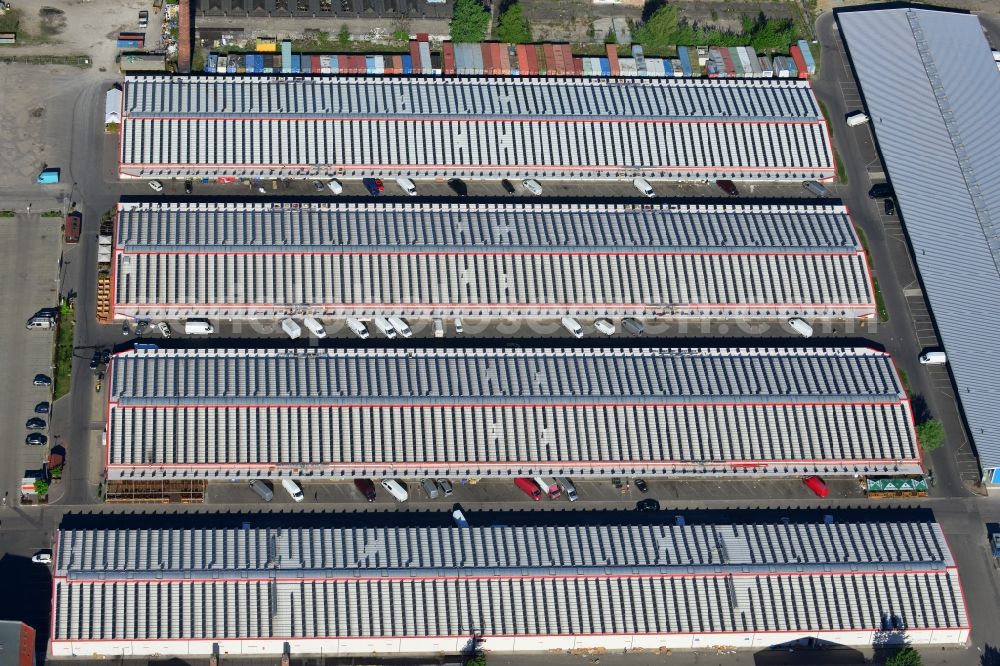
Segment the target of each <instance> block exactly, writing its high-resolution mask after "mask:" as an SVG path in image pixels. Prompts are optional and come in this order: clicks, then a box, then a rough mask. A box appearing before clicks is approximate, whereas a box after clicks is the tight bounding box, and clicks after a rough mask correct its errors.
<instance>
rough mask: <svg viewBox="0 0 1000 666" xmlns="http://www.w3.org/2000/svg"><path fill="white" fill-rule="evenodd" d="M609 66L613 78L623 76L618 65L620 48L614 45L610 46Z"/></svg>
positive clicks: (608, 49) (608, 50)
mask: <svg viewBox="0 0 1000 666" xmlns="http://www.w3.org/2000/svg"><path fill="white" fill-rule="evenodd" d="M607 52H608V66H609V68H610V69H611V76H621V73H622V68H621V66H620V65H619V64H618V47H617V46H615V45H614V44H608V46H607Z"/></svg>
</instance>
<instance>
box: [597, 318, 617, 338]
mask: <svg viewBox="0 0 1000 666" xmlns="http://www.w3.org/2000/svg"><path fill="white" fill-rule="evenodd" d="M594 328H596V329H597V330H598V331H600V332H601V333H603V334H604V335H614V334H615V325H614V324H613V323H611V320H610V319H598V320H597V321H595V322H594Z"/></svg>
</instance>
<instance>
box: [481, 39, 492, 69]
mask: <svg viewBox="0 0 1000 666" xmlns="http://www.w3.org/2000/svg"><path fill="white" fill-rule="evenodd" d="M479 48H480V50H481V51H482V52H483V71H482V73H483V74H492V73H493V49H492V48H490V45H489V44H480V46H479Z"/></svg>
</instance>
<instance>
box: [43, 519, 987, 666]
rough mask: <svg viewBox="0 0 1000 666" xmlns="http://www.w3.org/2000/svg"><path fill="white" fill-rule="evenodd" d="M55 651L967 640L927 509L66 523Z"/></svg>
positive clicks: (541, 648)
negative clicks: (790, 514)
mask: <svg viewBox="0 0 1000 666" xmlns="http://www.w3.org/2000/svg"><path fill="white" fill-rule="evenodd" d="M55 550H56V559H55V570H54V583H53V588H54V597H53V599H54V601H53V613H52V614H53V634H52V654H53V656H56V657H66V656H97V655H103V656H108V657H118V656H126V657H128V656H133V655H151V654H172V655H179V656H183V655H190V656H198V655H202V656H204V655H209V654H212V653H213V652H217V653H219V654H228V655H241V656H249V655H266V654H270V655H276V654H281V653H283V652H285V651H286V650H288V651H290V652H291V653H292V654H295V655H302V654H320V653H322V654H324V655H326V656H333V655H343V656H347V655H357V654H366V655H367V654H373V653H383V654H397V653H444V654H454V653H457V652H460V651H462V650H464V649H466V648H468V647H469V645H471V644H477V645H478V646H479V647H481V648H482V649H485V650H487V651H498V652H524V651H531V652H545V651H549V650H576V649H593V648H607V649H632V650H634V649H651V650H655V649H658V648H674V649H678V648H688V649H691V648H694V649H697V648H703V647H708V646H729V647H735V648H762V647H767V646H770V645H773V644H775V643H784V642H791V641H797V640H805V639H813V640H822V641H825V642H828V643H839V644H843V645H856V646H870V645H872V644H873V643H875V644H877V643H879V642H880V641H882V642H885V643H889V644H891V643H892V642H895V641H900V640H904V639H905V640H906V641H907V642H908V643H911V644H915V645H947V644H961V643H964V642H965V641H966V640H967V639H968V635H969V620H968V614H967V611H966V606H965V600H964V597H963V594H962V589H961V584H960V582H959V577H958V570H957V568H956V566H955V562H954V559H953V558H952V555H951V552H950V550H949V549H948V546H947V544H946V543H945V541H944V537H943V535H942V532H941V529H940V527H938V525H936V524H935V523H929V522H872V523H844V524H840V523H827V524H797V523H789V524H780V523H779V524H765V525H760V524H755V525H746V524H710V525H679V524H678V525H657V524H653V525H616V526H566V527H487V528H477V527H471V528H464V529H460V528H443V529H442V528H361V529H341V528H322V527H315V528H283V529H255V528H251V527H250V526H249V524H248V525H247V526H246V527H245V528H244V529H225V528H206V529H202V528H198V529H191V528H179V529H98V530H85V529H79V530H73V529H67V530H61V531H60V532H59V533H58V535H57V543H56V549H55Z"/></svg>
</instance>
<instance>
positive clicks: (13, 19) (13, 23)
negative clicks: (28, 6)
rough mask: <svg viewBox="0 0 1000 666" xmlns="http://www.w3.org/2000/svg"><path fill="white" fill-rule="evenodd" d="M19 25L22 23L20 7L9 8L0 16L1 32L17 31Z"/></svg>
mask: <svg viewBox="0 0 1000 666" xmlns="http://www.w3.org/2000/svg"><path fill="white" fill-rule="evenodd" d="M19 25H21V10H20V9H9V10H7V12H6V13H5V14H4V15H3V16H0V32H17V28H18V26H19ZM18 37H20V35H18Z"/></svg>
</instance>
